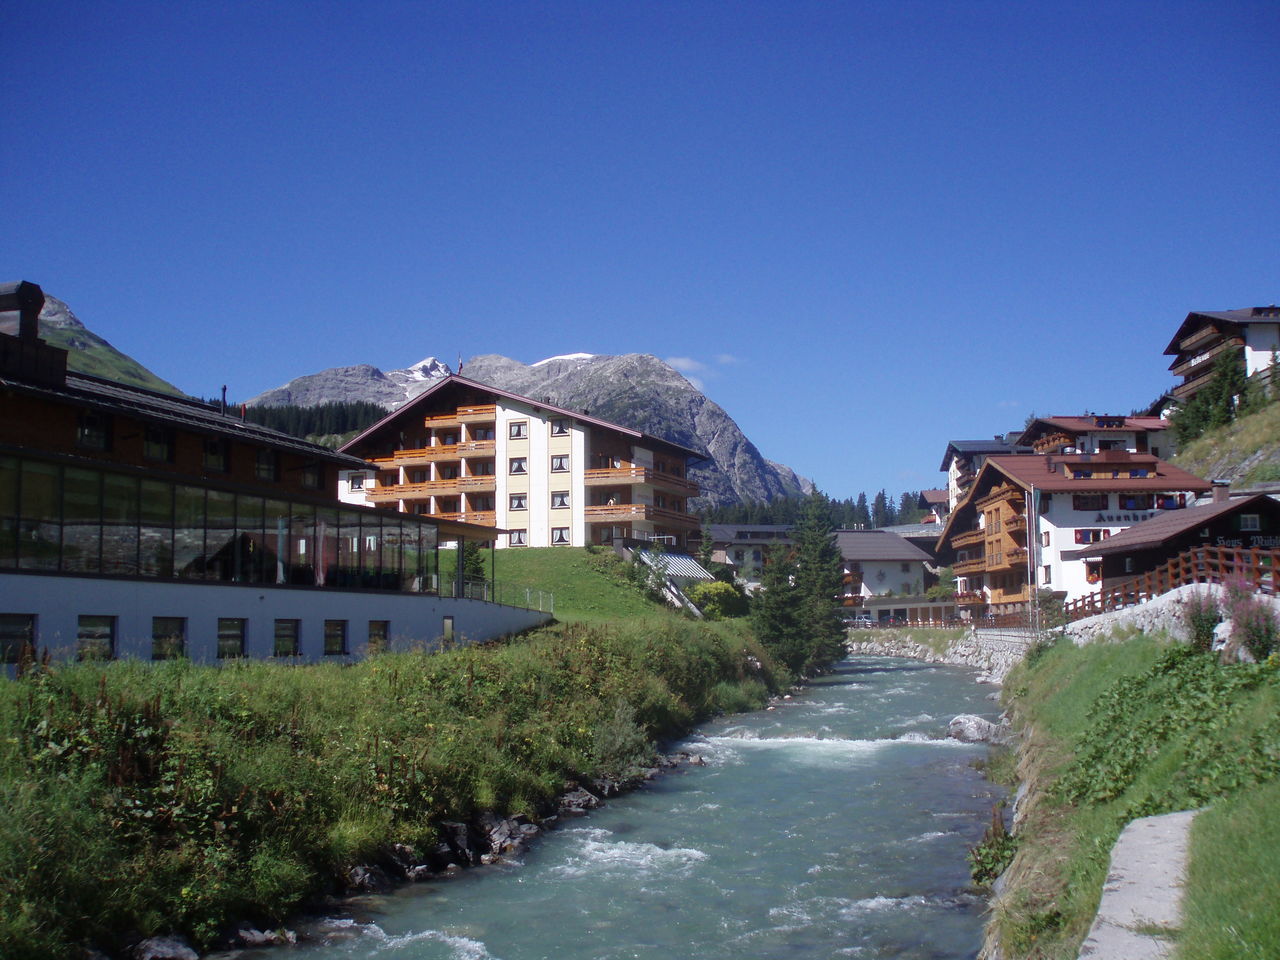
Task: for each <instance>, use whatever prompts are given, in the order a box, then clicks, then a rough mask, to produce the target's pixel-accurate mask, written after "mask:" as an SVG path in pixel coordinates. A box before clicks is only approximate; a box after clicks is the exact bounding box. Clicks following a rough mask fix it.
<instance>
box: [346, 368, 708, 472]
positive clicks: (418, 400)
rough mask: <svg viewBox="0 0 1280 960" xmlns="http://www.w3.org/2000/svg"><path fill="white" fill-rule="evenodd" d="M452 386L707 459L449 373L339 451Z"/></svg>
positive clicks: (627, 429)
mask: <svg viewBox="0 0 1280 960" xmlns="http://www.w3.org/2000/svg"><path fill="white" fill-rule="evenodd" d="M454 387H464V388H468V389H471V390H476V391H479V392H480V393H488V394H492V395H493V396H495V397H503V398H505V399H507V400H514V401H516V402H517V403H526V404H529V405H530V406H533V407H537V408H538V409H540V410H546V411H548V412H549V413H552V414H555V415H557V416H562V417H568V418H570V419H573V420H580V421H582V422H583V423H589V424H591V425H592V426H596V427H602V428H604V429H606V430H614V431H616V432H618V433H621V434H624V435H626V436H629V437H633V438H635V439H637V440H640V441H643V442H644V443H646V444H657V445H659V446H664V447H668V448H670V449H672V450H674V451H676V452H678V453H682V454H684V456H685V458H686V459H696V460H707V459H710V458H709V457H708V455H707V454H706V453H704V452H702V451H699V450H694V449H692V448H691V447H686V446H683V445H681V444H679V443H673V442H672V441H670V440H663V439H662V438H661V437H655V436H652V435H651V434H647V433H644V432H643V431H640V430H633V429H631V428H630V427H624V426H622V425H620V424H617V423H610V422H609V421H608V420H601V419H600V418H599V417H593V416H591V415H589V414H586V413H583V412H582V411H581V410H569V409H566V408H564V407H557V406H555V405H554V404H551V403H546V402H545V401H542V400H535V399H534V398H533V397H524V396H521V395H520V394H518V393H512V392H510V391H509V390H502V389H499V388H498V387H494V386H491V385H489V384H487V383H480V382H479V381H478V380H468V379H467V378H466V377H460V376H458V375H457V374H456V373H452V374H450V375H449V376H447V377H443V378H441V379H440V380H439V381H437V382H436V383H434V384H432V385H431V386H430V387H428V388H427V389H426V390H424V391H423V392H422V393H420V394H418V395H417V396H416V397H414V398H413V399H412V400H410V401H409V402H408V403H406V404H404V405H403V406H400V407H397V408H396V409H395V410H394V411H392V412H391V413H389V414H387V415H386V416H385V417H383V418H382V419H381V420H379V421H378V422H377V423H375V424H374V425H373V426H371V427H369V428H368V429H367V430H364V431H363V432H362V433H360V434H358V435H357V436H356V437H354V438H352V439H351V440H349V441H348V442H347V443H345V444H343V445H342V449H343V450H347V449H350V448H352V447H354V446H356V445H357V444H359V443H360V442H361V441H362V440H364V439H365V438H366V437H369V436H372V435H373V434H375V433H377V432H378V431H379V430H381V429H382V428H383V427H384V426H386V425H387V424H390V423H392V422H393V421H395V420H397V419H399V418H400V417H401V416H403V415H404V414H405V413H406V412H407V411H409V410H412V409H414V408H415V407H417V406H419V405H421V404H423V403H424V402H425V401H426V400H427V398H429V397H433V396H435V395H436V394H437V393H439V392H441V391H442V390H444V389H446V388H450V389H451V388H454Z"/></svg>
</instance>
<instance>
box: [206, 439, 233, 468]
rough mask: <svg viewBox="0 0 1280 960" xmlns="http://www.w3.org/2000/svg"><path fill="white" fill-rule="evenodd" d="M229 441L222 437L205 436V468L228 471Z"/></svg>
mask: <svg viewBox="0 0 1280 960" xmlns="http://www.w3.org/2000/svg"><path fill="white" fill-rule="evenodd" d="M229 459H230V458H229V457H228V456H227V441H226V440H223V439H222V438H221V437H205V438H204V468H205V469H206V470H216V471H218V472H219V473H226V472H227V466H228V462H229Z"/></svg>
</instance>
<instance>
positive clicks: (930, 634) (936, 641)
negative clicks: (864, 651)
mask: <svg viewBox="0 0 1280 960" xmlns="http://www.w3.org/2000/svg"><path fill="white" fill-rule="evenodd" d="M964 634H965V630H964V629H963V628H959V627H957V628H954V629H952V628H948V627H893V628H884V627H877V628H875V629H872V630H850V631H849V639H850V640H852V641H853V642H855V643H874V642H876V641H882V642H893V641H897V640H912V641H914V642H916V643H918V644H920V646H922V647H925V648H927V649H929V650H932V651H933V652H934V653H936V654H937V655H938V656H942V655H943V654H944V653H946V652H947V647H949V646H950V645H951V644H952V643H953V642H954V641H956V640H959V639H960V638H961V637H963V636H964Z"/></svg>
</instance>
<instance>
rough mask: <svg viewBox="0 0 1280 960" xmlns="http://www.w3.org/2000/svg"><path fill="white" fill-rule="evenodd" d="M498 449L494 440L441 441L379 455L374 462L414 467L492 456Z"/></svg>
mask: <svg viewBox="0 0 1280 960" xmlns="http://www.w3.org/2000/svg"><path fill="white" fill-rule="evenodd" d="M497 449H498V444H497V441H494V440H468V441H467V442H465V443H442V444H440V445H439V446H435V447H419V448H418V449H416V450H397V451H396V452H395V456H392V457H380V458H379V459H377V460H375V461H374V462H375V463H388V464H393V465H395V466H397V467H416V466H422V465H423V464H426V463H438V462H439V461H441V460H466V459H469V458H472V457H492V456H493V455H494V454H495V453H496V452H497Z"/></svg>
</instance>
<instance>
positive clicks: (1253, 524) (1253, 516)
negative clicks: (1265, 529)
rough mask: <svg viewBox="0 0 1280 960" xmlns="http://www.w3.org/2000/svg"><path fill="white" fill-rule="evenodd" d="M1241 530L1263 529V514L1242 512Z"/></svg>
mask: <svg viewBox="0 0 1280 960" xmlns="http://www.w3.org/2000/svg"><path fill="white" fill-rule="evenodd" d="M1240 529H1241V530H1261V529H1262V515H1261V514H1258V513H1242V514H1240Z"/></svg>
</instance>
